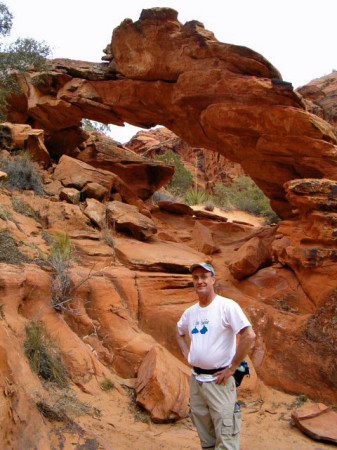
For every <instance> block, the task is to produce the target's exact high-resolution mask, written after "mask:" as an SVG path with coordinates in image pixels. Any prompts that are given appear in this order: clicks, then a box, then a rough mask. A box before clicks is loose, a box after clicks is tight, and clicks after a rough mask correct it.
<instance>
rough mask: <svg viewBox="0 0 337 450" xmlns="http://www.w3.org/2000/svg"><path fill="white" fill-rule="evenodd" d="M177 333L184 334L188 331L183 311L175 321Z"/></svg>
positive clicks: (185, 315)
mask: <svg viewBox="0 0 337 450" xmlns="http://www.w3.org/2000/svg"><path fill="white" fill-rule="evenodd" d="M177 328H178V333H179V334H180V336H184V335H185V334H187V333H188V322H187V312H186V311H185V312H184V313H183V315H182V316H181V317H180V319H179V321H178V323H177Z"/></svg>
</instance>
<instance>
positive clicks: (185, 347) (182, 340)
mask: <svg viewBox="0 0 337 450" xmlns="http://www.w3.org/2000/svg"><path fill="white" fill-rule="evenodd" d="M176 338H177V342H178V345H179V347H180V350H181V353H182V354H183V355H184V358H185V359H186V361H187V358H188V353H189V351H190V343H189V339H188V336H187V335H186V334H184V335H183V336H180V334H179V332H178V329H176ZM240 362H241V361H240Z"/></svg>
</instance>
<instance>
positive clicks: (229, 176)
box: [126, 127, 243, 190]
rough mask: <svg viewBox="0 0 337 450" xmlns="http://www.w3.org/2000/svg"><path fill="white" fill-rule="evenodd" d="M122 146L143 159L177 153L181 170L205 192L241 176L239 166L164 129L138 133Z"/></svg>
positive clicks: (241, 171)
mask: <svg viewBox="0 0 337 450" xmlns="http://www.w3.org/2000/svg"><path fill="white" fill-rule="evenodd" d="M126 145H127V147H128V148H131V149H132V150H134V151H135V152H137V153H139V154H141V155H144V156H145V157H146V158H154V157H155V156H157V155H162V154H164V153H165V152H166V151H169V150H171V151H173V152H175V153H178V154H179V155H180V156H181V158H182V160H183V162H184V165H185V167H186V168H187V169H188V170H189V171H190V172H191V173H193V176H194V182H196V181H197V183H198V185H200V186H202V187H203V188H205V189H207V190H212V189H213V187H214V185H215V183H216V182H220V181H221V182H224V183H228V182H231V181H232V180H233V178H235V177H236V176H237V175H240V174H242V173H243V170H242V167H241V166H240V164H237V163H235V162H233V161H230V160H229V159H228V158H226V157H224V156H223V155H221V154H219V153H215V152H210V151H208V150H206V149H203V148H196V147H191V146H190V145H188V144H187V142H185V141H183V140H182V139H181V138H179V137H178V136H176V135H175V134H174V133H173V132H172V131H170V130H168V129H167V128H165V127H161V128H155V129H153V130H149V131H147V132H145V131H139V132H138V133H137V134H136V135H135V136H134V137H133V138H132V139H131V140H130V141H129V142H128V143H127V144H126Z"/></svg>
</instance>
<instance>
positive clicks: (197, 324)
mask: <svg viewBox="0 0 337 450" xmlns="http://www.w3.org/2000/svg"><path fill="white" fill-rule="evenodd" d="M208 322H209V321H208V320H207V319H206V320H201V321H200V322H199V320H197V321H196V322H195V324H194V328H193V330H192V331H191V334H197V333H200V334H205V333H207V331H208V328H207V327H206V324H207V323H208ZM201 325H203V327H202V328H201V330H199V329H198V328H197V327H198V326H201Z"/></svg>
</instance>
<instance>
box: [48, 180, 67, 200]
mask: <svg viewBox="0 0 337 450" xmlns="http://www.w3.org/2000/svg"><path fill="white" fill-rule="evenodd" d="M62 189H63V185H62V183H61V182H60V181H59V180H54V181H51V182H50V183H48V184H45V185H44V188H43V190H44V192H45V194H47V195H50V196H57V197H58V196H59V194H60V191H61V190H62Z"/></svg>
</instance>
